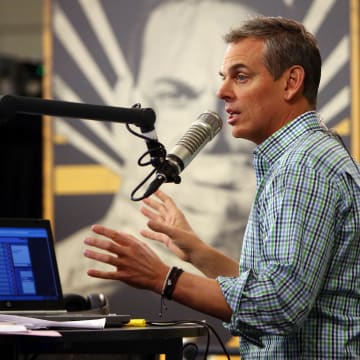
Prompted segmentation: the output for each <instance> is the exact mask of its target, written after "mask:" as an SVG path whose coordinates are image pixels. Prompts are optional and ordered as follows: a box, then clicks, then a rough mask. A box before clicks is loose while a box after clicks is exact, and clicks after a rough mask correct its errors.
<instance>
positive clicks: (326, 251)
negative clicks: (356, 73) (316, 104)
mask: <svg viewBox="0 0 360 360" xmlns="http://www.w3.org/2000/svg"><path fill="white" fill-rule="evenodd" d="M254 156H255V158H254V166H255V172H256V181H257V192H256V196H255V200H254V204H253V207H252V210H251V213H250V216H249V221H248V226H247V229H246V232H245V236H244V242H243V249H242V254H241V259H240V275H239V277H234V278H231V277H218V279H217V280H218V282H219V284H220V287H221V290H222V292H223V294H224V297H225V299H226V301H227V302H228V304H229V306H230V307H231V309H232V310H233V315H232V318H231V322H230V323H229V324H225V326H226V327H228V328H229V329H230V330H231V332H232V334H234V335H237V336H241V341H240V354H241V359H242V360H245V359H276V360H278V359H292V360H293V359H340V358H341V359H343V358H344V359H355V358H360V171H359V169H358V168H357V167H356V166H355V164H354V162H353V161H352V160H351V158H350V157H349V155H348V153H347V152H346V150H345V149H344V148H343V146H342V145H341V144H340V143H339V142H338V140H336V139H335V138H334V137H333V136H331V135H330V134H329V133H328V132H326V129H325V128H324V127H323V126H322V125H320V122H319V120H318V118H317V115H316V113H315V112H307V113H305V114H303V115H301V116H299V117H298V118H296V119H295V120H294V121H292V122H291V123H289V124H288V125H286V126H285V127H283V128H282V129H280V130H279V131H278V132H276V133H275V134H273V135H272V136H271V137H269V138H268V139H267V140H266V141H264V142H263V143H262V144H260V145H259V146H258V147H257V148H256V149H255V152H254ZM256 344H257V345H256ZM259 345H262V346H259Z"/></svg>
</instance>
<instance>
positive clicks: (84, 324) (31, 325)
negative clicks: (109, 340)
mask: <svg viewBox="0 0 360 360" xmlns="http://www.w3.org/2000/svg"><path fill="white" fill-rule="evenodd" d="M105 321H106V319H105V318H101V319H93V320H75V321H50V320H43V319H36V318H32V317H27V316H18V315H7V314H4V315H0V322H8V323H10V324H13V325H22V326H24V327H25V329H27V330H28V329H43V328H78V329H79V328H80V329H103V328H104V327H105Z"/></svg>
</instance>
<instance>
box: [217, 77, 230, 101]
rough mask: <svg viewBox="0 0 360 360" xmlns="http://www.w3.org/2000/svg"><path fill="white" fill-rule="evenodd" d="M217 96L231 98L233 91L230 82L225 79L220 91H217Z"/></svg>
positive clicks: (224, 98)
mask: <svg viewBox="0 0 360 360" xmlns="http://www.w3.org/2000/svg"><path fill="white" fill-rule="evenodd" d="M216 96H217V97H218V98H219V99H221V100H229V99H230V98H231V96H232V91H231V87H230V84H229V83H228V82H227V81H226V80H224V81H223V82H222V84H221V85H220V87H219V89H218V91H217V92H216Z"/></svg>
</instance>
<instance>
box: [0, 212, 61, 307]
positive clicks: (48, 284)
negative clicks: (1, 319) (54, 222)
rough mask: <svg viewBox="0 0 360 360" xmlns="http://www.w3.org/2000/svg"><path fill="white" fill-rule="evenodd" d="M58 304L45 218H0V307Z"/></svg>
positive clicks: (57, 284)
mask: <svg viewBox="0 0 360 360" xmlns="http://www.w3.org/2000/svg"><path fill="white" fill-rule="evenodd" d="M62 308H63V296H62V290H61V285H60V279H59V272H58V267H57V262H56V257H55V250H54V241H53V237H52V232H51V227H50V222H49V220H44V219H4V218H0V311H4V310H6V311H9V310H11V311H16V310H30V311H31V310H51V309H54V310H55V309H62Z"/></svg>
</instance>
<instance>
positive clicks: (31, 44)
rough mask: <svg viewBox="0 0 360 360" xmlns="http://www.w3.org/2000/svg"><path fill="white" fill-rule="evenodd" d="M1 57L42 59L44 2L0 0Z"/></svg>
mask: <svg viewBox="0 0 360 360" xmlns="http://www.w3.org/2000/svg"><path fill="white" fill-rule="evenodd" d="M0 56H13V57H17V58H20V59H24V60H40V59H41V58H42V0H0Z"/></svg>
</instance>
